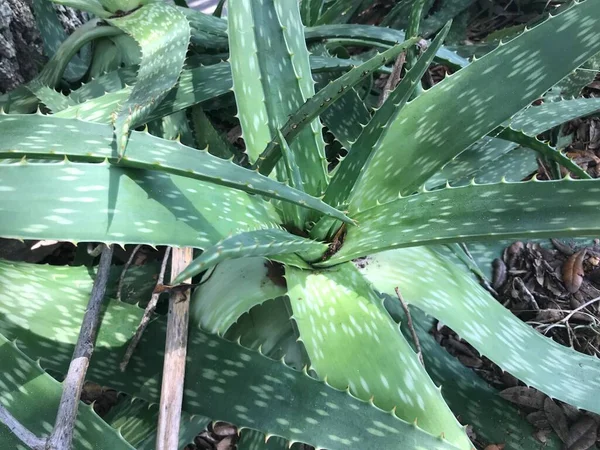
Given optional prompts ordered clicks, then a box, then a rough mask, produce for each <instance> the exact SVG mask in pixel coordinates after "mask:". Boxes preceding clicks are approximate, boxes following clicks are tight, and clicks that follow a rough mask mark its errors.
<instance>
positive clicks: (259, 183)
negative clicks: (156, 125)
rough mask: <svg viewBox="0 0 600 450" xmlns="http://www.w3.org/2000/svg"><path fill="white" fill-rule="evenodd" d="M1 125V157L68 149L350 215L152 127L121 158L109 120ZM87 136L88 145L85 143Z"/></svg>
mask: <svg viewBox="0 0 600 450" xmlns="http://www.w3.org/2000/svg"><path fill="white" fill-rule="evenodd" d="M62 129H68V130H69V133H68V134H66V135H64V136H63V137H62V138H61V139H55V137H56V131H57V130H62ZM0 130H1V131H2V135H3V136H4V139H3V140H2V141H1V142H0V157H9V158H14V157H20V156H23V155H26V156H28V157H31V156H35V157H41V158H48V157H56V156H63V155H64V156H66V157H69V158H73V159H77V160H82V161H88V162H102V161H104V160H105V159H106V160H108V161H110V162H111V163H114V164H118V165H119V166H123V167H130V168H142V169H151V170H156V171H161V172H166V173H171V174H174V175H179V176H183V177H186V178H193V179H196V180H201V181H205V182H210V183H213V184H217V185H221V186H226V187H231V188H234V189H241V190H243V191H247V192H251V193H258V194H261V195H265V196H267V197H270V198H278V199H281V200H285V201H290V202H292V203H294V204H296V205H300V206H302V207H309V208H317V209H318V210H319V211H321V212H323V213H324V214H332V215H333V216H334V217H336V218H339V219H340V220H344V221H347V222H348V221H350V219H348V218H346V216H344V214H343V213H341V212H339V211H337V210H335V209H333V208H332V207H330V206H329V205H327V204H325V203H323V202H322V201H321V200H319V199H316V198H313V197H310V196H309V195H307V194H304V193H303V192H301V191H298V190H295V189H292V188H290V187H288V186H286V185H284V184H281V183H278V182H277V181H275V180H271V179H269V178H267V177H263V176H261V175H259V174H257V173H255V172H253V171H251V170H248V169H244V168H242V167H240V166H237V165H235V164H233V163H232V162H230V161H224V160H222V159H220V158H217V157H215V156H212V155H211V154H210V153H208V152H206V151H198V150H196V149H193V148H190V147H186V146H184V145H181V144H180V143H179V142H176V141H167V140H164V139H160V138H157V137H154V136H152V135H150V134H148V133H142V132H137V131H134V132H132V134H131V138H130V144H129V146H128V152H127V155H126V156H125V157H124V158H121V159H119V156H118V154H117V150H116V148H115V145H114V142H113V141H114V139H113V134H112V130H111V127H110V126H108V125H103V124H97V123H92V122H83V121H78V120H73V119H61V118H57V117H56V116H41V115H13V114H9V115H0ZM32 130H34V132H33V133H32ZM57 141H58V142H57ZM82 142H83V143H84V144H87V145H85V146H82V145H81V144H82ZM15 187H16V186H15ZM101 188H102V189H96V190H97V191H100V190H106V189H108V188H109V184H106V185H103V186H101ZM82 189H83V188H82ZM82 192H85V191H84V190H82Z"/></svg>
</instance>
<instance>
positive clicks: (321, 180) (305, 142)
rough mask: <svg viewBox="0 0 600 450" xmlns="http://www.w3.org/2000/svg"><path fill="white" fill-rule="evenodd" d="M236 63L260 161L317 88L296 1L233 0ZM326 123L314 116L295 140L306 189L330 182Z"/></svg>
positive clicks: (238, 93) (241, 110)
mask: <svg viewBox="0 0 600 450" xmlns="http://www.w3.org/2000/svg"><path fill="white" fill-rule="evenodd" d="M228 6H229V10H228V20H229V46H230V53H231V57H230V62H231V69H232V76H233V87H234V92H235V97H236V103H237V106H238V116H239V118H240V124H241V126H242V131H243V138H244V141H245V144H246V151H247V153H248V157H249V160H250V162H251V163H254V162H255V161H256V160H257V158H258V156H259V155H260V154H261V153H262V151H263V150H264V149H265V147H266V146H267V145H268V144H269V142H271V141H272V140H274V139H275V138H276V137H277V130H278V129H280V128H281V127H282V126H283V125H284V124H285V122H286V121H287V119H288V116H289V115H290V114H292V113H293V112H294V111H296V110H297V109H298V108H299V107H300V106H301V105H302V104H303V103H304V102H305V101H306V100H307V99H308V98H309V97H312V96H313V95H314V93H315V91H314V82H313V79H312V76H311V72H310V64H309V58H308V50H307V49H306V44H305V42H304V28H303V26H302V22H301V20H300V11H299V7H298V2H297V1H296V0H230V2H229V5H228ZM321 128H322V126H321V123H320V122H319V121H318V120H313V121H312V122H311V124H310V128H305V129H304V130H303V131H301V132H300V134H299V136H298V139H297V140H296V141H295V142H292V143H291V144H290V147H291V149H292V151H293V152H294V154H295V159H296V162H297V164H298V166H299V168H300V169H301V170H300V172H301V174H302V177H303V179H302V181H303V184H304V189H305V191H306V192H307V193H309V194H311V195H317V196H318V195H321V194H322V193H323V191H324V190H325V187H326V186H327V182H328V178H327V168H326V158H325V145H324V142H323V137H322V133H321Z"/></svg>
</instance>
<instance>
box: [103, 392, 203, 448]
mask: <svg viewBox="0 0 600 450" xmlns="http://www.w3.org/2000/svg"><path fill="white" fill-rule="evenodd" d="M158 416H159V409H158V404H156V403H148V402H146V401H144V400H142V399H139V398H125V399H122V400H121V401H120V402H119V403H118V404H117V405H115V406H113V407H112V408H111V410H110V411H109V412H108V414H106V416H104V417H103V419H104V420H105V421H106V423H108V424H109V425H110V426H111V427H113V428H115V429H116V430H118V432H119V433H120V434H121V435H122V436H123V439H125V440H126V441H127V442H129V444H130V445H131V446H132V447H133V448H135V449H137V450H154V449H156V435H157V430H158ZM181 416H182V417H181V424H180V427H179V448H184V447H185V446H186V445H187V444H189V443H190V442H192V441H193V440H194V437H196V435H198V433H199V432H201V431H202V430H203V429H204V428H206V427H207V426H208V424H209V423H210V422H211V420H210V419H208V418H206V417H204V416H199V415H190V414H187V413H186V412H185V411H182V414H181Z"/></svg>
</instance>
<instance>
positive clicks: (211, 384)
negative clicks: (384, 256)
mask: <svg viewBox="0 0 600 450" xmlns="http://www.w3.org/2000/svg"><path fill="white" fill-rule="evenodd" d="M57 269H60V270H59V273H61V274H63V275H65V274H66V275H67V277H64V276H63V277H59V278H56V277H55V276H54V274H55V272H56V270H57ZM71 271H76V272H78V273H84V274H85V273H86V272H85V268H73V267H61V268H56V267H52V266H40V265H28V264H22V263H20V264H9V263H5V262H0V287H1V289H0V292H1V294H0V310H1V312H2V314H0V332H1V333H3V334H5V335H6V336H8V337H9V338H11V339H15V338H18V339H19V342H20V345H21V346H22V347H23V348H24V350H25V351H26V353H27V354H29V355H31V356H32V357H35V358H38V357H39V358H41V364H42V366H43V367H45V368H47V369H51V370H54V371H56V372H59V373H61V372H62V373H64V371H65V370H66V368H67V366H68V363H69V360H70V358H71V354H72V352H73V347H74V343H75V341H76V340H77V335H78V332H79V326H80V322H81V319H82V317H83V314H84V311H85V307H86V304H87V300H88V296H89V290H87V291H85V290H82V289H78V288H77V286H76V285H73V284H72V283H70V281H69V278H68V276H69V272H71ZM88 276H89V275H88ZM15 298H25V299H27V301H28V307H27V308H23V307H22V306H21V304H20V302H17V301H15V300H14V299H15ZM142 314H143V311H142V310H141V309H139V308H137V307H135V306H132V305H127V304H124V303H120V302H114V301H108V302H107V304H106V309H105V311H104V313H103V317H102V323H101V326H100V330H99V333H98V338H97V340H96V349H95V351H94V357H93V358H92V361H91V365H90V368H89V371H88V379H89V380H90V381H95V382H98V383H100V384H102V385H104V386H111V387H113V388H115V389H118V390H121V391H124V392H127V393H130V394H131V395H134V396H137V397H139V398H142V399H145V400H146V401H150V402H156V401H158V399H159V396H160V379H161V373H162V369H163V356H162V355H163V353H162V349H163V348H164V336H165V329H166V321H165V320H164V318H162V317H157V318H156V320H153V321H152V322H151V323H150V324H149V325H148V328H147V329H146V331H145V332H144V334H143V336H142V340H141V342H140V344H139V346H138V348H137V349H136V353H135V354H134V355H133V358H132V359H131V361H130V363H129V366H128V369H127V370H126V371H125V372H120V370H119V362H120V360H121V358H122V355H123V353H124V351H125V347H126V345H127V340H128V339H129V338H130V337H131V336H133V334H134V333H135V329H136V328H137V325H138V323H139V321H140V318H141V316H142ZM48 349H52V352H49V351H48ZM187 357H188V364H187V367H186V378H185V391H184V400H183V408H184V410H185V411H186V412H187V413H188V414H200V415H204V416H210V417H212V418H213V419H215V420H226V421H228V422H233V423H236V424H237V425H239V426H241V427H250V428H253V429H257V430H260V431H262V432H263V433H265V434H269V435H278V436H282V437H284V438H285V439H287V440H288V441H294V442H296V441H301V442H306V443H309V444H311V445H313V446H315V447H320V448H327V449H330V450H345V449H347V448H348V446H350V445H353V444H354V443H360V445H361V448H364V449H365V450H379V449H381V448H387V449H398V450H452V449H455V447H453V446H451V445H450V444H448V443H447V442H445V441H442V440H440V439H438V438H436V437H433V436H431V435H429V434H427V433H425V432H423V431H422V430H421V429H419V428H418V427H416V426H414V425H411V424H408V423H406V422H403V421H401V420H399V419H398V418H397V417H395V416H393V415H392V414H389V413H386V412H384V411H382V410H380V409H378V408H376V407H374V406H373V405H372V404H370V403H368V402H363V401H360V400H358V399H356V398H354V397H353V396H351V395H349V394H348V393H347V392H343V391H338V390H336V389H333V388H331V387H330V386H328V385H327V384H326V383H323V382H320V381H318V380H315V379H312V378H310V377H309V376H307V375H306V374H304V373H302V372H297V371H294V370H292V369H290V368H288V367H286V366H285V365H284V364H282V363H281V362H278V361H273V360H271V359H268V358H266V357H264V356H262V355H261V354H259V353H256V352H254V351H251V350H247V349H245V348H243V347H240V346H239V345H237V344H234V343H232V342H229V341H226V340H224V339H220V338H218V337H216V336H212V335H208V334H205V333H203V332H201V331H200V330H197V329H194V330H191V332H190V337H189V340H188V355H187ZM333 430H335V431H333Z"/></svg>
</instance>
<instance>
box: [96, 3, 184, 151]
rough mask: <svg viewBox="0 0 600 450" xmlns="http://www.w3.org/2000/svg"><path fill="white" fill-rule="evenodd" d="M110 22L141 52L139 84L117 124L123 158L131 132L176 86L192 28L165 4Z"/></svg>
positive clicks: (175, 10) (144, 7) (142, 8)
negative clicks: (136, 44)
mask: <svg viewBox="0 0 600 450" xmlns="http://www.w3.org/2000/svg"><path fill="white" fill-rule="evenodd" d="M108 22H109V23H110V24H111V25H113V26H115V27H117V28H119V29H121V30H123V31H124V32H125V33H127V34H129V35H130V36H131V37H133V38H134V39H135V40H136V41H137V42H138V44H139V46H140V48H141V51H142V59H141V62H140V69H139V71H138V75H137V81H136V83H135V85H134V86H133V89H132V91H131V93H130V95H129V97H128V98H127V100H126V101H125V102H124V103H122V104H121V105H119V112H118V114H117V116H116V118H115V122H114V126H115V133H116V135H117V143H118V150H119V154H120V155H123V154H124V153H125V147H126V146H127V139H128V133H129V130H130V129H133V128H134V127H136V126H137V125H139V124H141V123H144V122H146V118H147V117H148V115H149V112H150V111H151V110H153V109H154V108H155V107H156V105H158V104H159V103H160V102H161V101H162V100H163V99H164V98H165V96H166V95H167V93H168V92H169V91H170V90H171V89H172V88H173V86H175V84H176V83H177V80H178V79H179V74H180V73H181V70H182V69H183V62H184V60H185V55H186V52H187V48H188V44H189V42H190V25H189V23H188V20H187V18H186V17H185V16H184V15H183V14H182V13H181V12H179V10H178V9H177V8H176V7H175V6H172V5H169V4H167V3H164V2H153V3H149V4H147V5H143V6H142V7H141V8H139V9H137V10H135V11H133V12H131V13H129V14H127V15H125V16H123V17H117V18H112V19H108Z"/></svg>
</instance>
